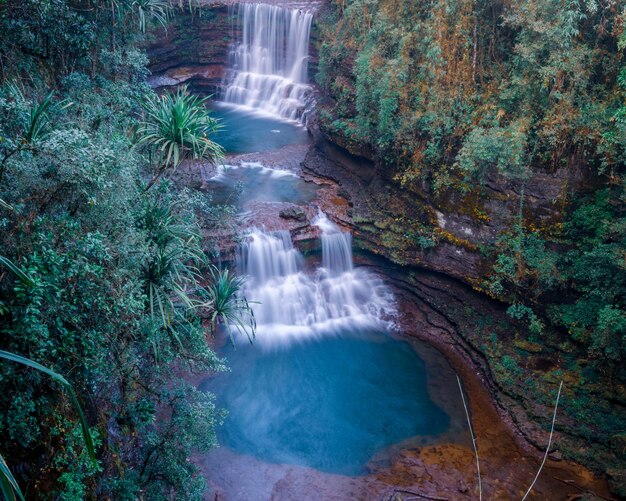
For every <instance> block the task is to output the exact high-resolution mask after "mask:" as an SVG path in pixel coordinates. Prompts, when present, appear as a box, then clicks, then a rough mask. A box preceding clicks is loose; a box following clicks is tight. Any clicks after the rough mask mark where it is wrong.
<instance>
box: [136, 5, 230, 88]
mask: <svg viewBox="0 0 626 501" xmlns="http://www.w3.org/2000/svg"><path fill="white" fill-rule="evenodd" d="M231 21H232V20H231V16H230V14H229V7H228V5H225V4H219V3H218V4H216V5H210V6H205V7H203V8H202V9H200V11H198V12H196V13H194V14H193V15H191V14H178V15H177V16H176V17H175V18H174V19H173V21H172V22H171V23H170V25H169V27H168V30H167V32H166V31H164V30H162V29H159V30H157V31H155V32H154V33H153V34H152V35H153V41H152V42H151V43H150V44H149V45H148V47H147V52H148V57H149V59H150V65H149V67H148V69H149V70H150V72H151V73H152V77H151V78H150V80H149V82H150V84H151V85H152V86H153V87H171V86H176V85H180V84H183V83H187V84H189V86H190V87H191V89H192V90H194V91H195V92H199V93H202V94H219V91H220V89H221V86H222V82H223V80H224V76H225V75H226V70H227V67H228V54H229V49H230V45H231V44H232V43H233V40H234V38H235V37H236V35H237V34H236V33H235V32H234V31H233V24H232V22H231Z"/></svg>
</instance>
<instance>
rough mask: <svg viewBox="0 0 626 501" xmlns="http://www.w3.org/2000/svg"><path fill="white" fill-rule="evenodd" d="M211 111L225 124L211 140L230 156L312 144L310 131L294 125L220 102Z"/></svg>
mask: <svg viewBox="0 0 626 501" xmlns="http://www.w3.org/2000/svg"><path fill="white" fill-rule="evenodd" d="M211 111H212V116H213V117H214V118H217V119H218V120H220V122H221V124H222V130H221V131H219V132H218V133H217V134H214V135H213V136H212V137H211V139H212V140H213V141H216V142H217V143H219V144H221V145H222V146H223V147H224V149H225V150H226V152H227V153H234V154H236V153H255V152H262V151H271V150H276V149H279V148H282V147H283V146H288V145H290V144H306V143H308V142H310V136H309V133H308V132H307V130H306V129H305V128H304V127H303V126H302V125H299V124H297V123H295V122H292V121H288V120H280V119H279V118H276V117H273V116H271V115H268V114H263V113H262V112H260V111H253V110H249V109H246V108H244V107H240V106H235V105H232V104H224V103H220V102H215V103H213V104H212V105H211Z"/></svg>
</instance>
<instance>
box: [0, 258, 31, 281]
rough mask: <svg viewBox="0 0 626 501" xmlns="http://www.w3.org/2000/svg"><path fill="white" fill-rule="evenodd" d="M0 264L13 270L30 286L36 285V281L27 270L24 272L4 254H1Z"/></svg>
mask: <svg viewBox="0 0 626 501" xmlns="http://www.w3.org/2000/svg"><path fill="white" fill-rule="evenodd" d="M0 265H2V266H4V267H5V268H8V269H9V271H10V272H12V273H13V274H14V275H15V276H16V277H17V278H18V279H19V280H20V281H21V282H23V283H24V284H25V285H28V286H30V287H32V286H34V285H35V282H34V281H33V279H32V278H31V277H30V276H29V275H28V274H27V273H26V272H24V271H23V270H22V269H21V268H19V267H18V266H16V265H15V264H13V262H12V261H11V260H10V259H8V258H6V257H4V256H0Z"/></svg>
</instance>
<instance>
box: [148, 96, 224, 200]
mask: <svg viewBox="0 0 626 501" xmlns="http://www.w3.org/2000/svg"><path fill="white" fill-rule="evenodd" d="M208 99H209V98H208V97H206V98H200V97H198V96H194V95H192V94H190V93H189V92H188V90H187V87H186V86H183V87H179V88H178V89H177V90H176V91H175V92H174V93H167V94H164V95H162V96H156V95H155V96H152V95H150V96H148V97H146V98H145V101H144V102H143V107H144V110H145V120H144V121H143V122H141V125H140V127H139V129H138V131H137V135H138V137H139V141H138V143H139V144H144V145H146V146H147V147H148V148H149V149H150V150H151V151H152V152H154V153H155V154H156V157H157V166H156V172H155V175H154V177H153V178H152V180H151V181H150V182H149V183H148V186H147V187H146V190H148V189H149V188H150V187H152V185H154V183H155V182H156V181H157V180H158V179H159V178H160V177H161V176H162V175H163V174H164V173H165V172H166V171H167V170H168V169H170V170H174V169H176V167H178V166H179V165H180V163H181V162H182V161H183V160H185V159H195V160H198V159H204V160H207V161H209V162H212V163H216V162H219V161H220V160H221V159H222V158H223V156H224V149H223V148H222V147H221V146H220V145H219V144H217V143H215V142H214V141H211V140H210V139H209V136H210V135H211V134H213V133H215V132H216V131H218V130H219V128H220V124H219V122H218V121H217V120H216V119H214V118H212V117H211V116H210V114H209V111H208V110H207V107H206V104H207V100H208Z"/></svg>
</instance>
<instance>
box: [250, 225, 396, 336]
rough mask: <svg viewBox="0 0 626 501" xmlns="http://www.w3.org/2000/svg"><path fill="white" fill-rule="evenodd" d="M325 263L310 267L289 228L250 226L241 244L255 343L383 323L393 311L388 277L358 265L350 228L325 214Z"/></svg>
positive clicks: (380, 325)
mask: <svg viewBox="0 0 626 501" xmlns="http://www.w3.org/2000/svg"><path fill="white" fill-rule="evenodd" d="M314 224H316V225H317V226H318V227H319V228H320V230H321V232H322V260H323V266H322V267H321V268H318V269H317V270H315V271H314V272H313V273H305V271H304V269H303V267H304V259H303V256H302V255H301V254H300V253H299V252H298V251H297V250H296V249H295V248H294V246H293V244H292V242H291V238H290V235H289V233H288V232H286V231H281V232H272V233H266V232H264V231H262V230H258V229H254V230H252V231H251V233H250V236H249V240H248V242H246V243H244V244H243V245H242V246H241V247H240V252H239V256H238V267H239V270H240V271H241V272H242V273H243V274H245V275H248V281H247V284H246V289H245V295H246V297H247V298H248V300H250V301H258V303H253V305H252V308H253V310H254V314H255V317H256V321H257V327H258V336H257V341H256V343H258V344H261V345H263V346H267V345H277V344H281V343H287V342H288V341H289V340H292V339H302V338H306V337H310V336H322V335H324V334H328V333H338V332H340V331H344V330H351V329H365V328H376V327H378V328H380V327H382V326H384V325H385V323H386V321H385V320H383V319H384V318H386V317H387V318H388V317H389V316H391V315H392V314H393V311H394V307H393V297H392V295H391V292H390V291H389V290H388V289H387V287H386V286H385V285H384V284H383V282H382V281H381V280H380V279H378V278H377V277H375V276H374V275H372V274H370V273H367V272H365V271H363V270H359V269H354V268H353V265H352V250H351V248H350V234H349V233H343V232H341V231H340V230H339V229H338V228H337V227H336V226H335V225H334V224H332V223H331V222H330V221H329V220H328V219H327V218H326V216H324V215H322V214H321V215H320V216H318V217H317V218H316V220H315V221H314Z"/></svg>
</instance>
